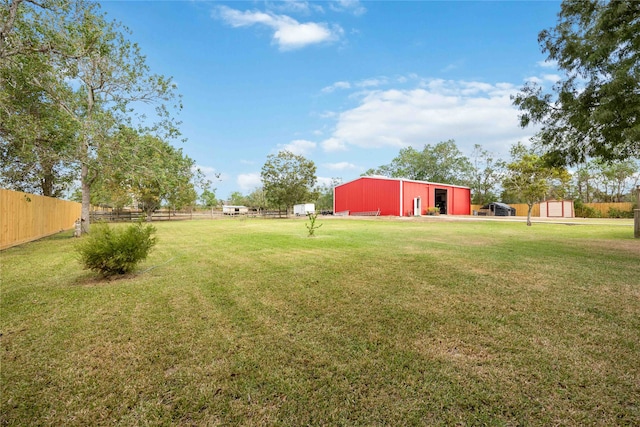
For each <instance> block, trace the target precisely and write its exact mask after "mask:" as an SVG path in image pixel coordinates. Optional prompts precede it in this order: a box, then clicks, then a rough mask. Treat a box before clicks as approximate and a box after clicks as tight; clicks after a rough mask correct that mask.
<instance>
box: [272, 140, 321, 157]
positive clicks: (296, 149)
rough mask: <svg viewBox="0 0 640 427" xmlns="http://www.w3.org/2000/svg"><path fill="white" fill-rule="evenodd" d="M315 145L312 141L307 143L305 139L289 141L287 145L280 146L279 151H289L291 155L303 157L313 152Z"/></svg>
mask: <svg viewBox="0 0 640 427" xmlns="http://www.w3.org/2000/svg"><path fill="white" fill-rule="evenodd" d="M316 145H317V144H316V143H315V142H313V141H307V140H305V139H296V140H295V141H291V142H290V143H289V144H285V145H280V146H279V147H280V149H282V150H287V151H291V152H292V153H293V154H296V155H299V156H305V155H307V154H309V153H310V152H311V151H313V150H315V148H316Z"/></svg>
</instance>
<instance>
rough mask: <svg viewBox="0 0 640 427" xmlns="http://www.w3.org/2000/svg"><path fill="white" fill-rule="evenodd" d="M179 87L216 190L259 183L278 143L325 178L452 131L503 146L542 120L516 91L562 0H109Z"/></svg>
mask: <svg viewBox="0 0 640 427" xmlns="http://www.w3.org/2000/svg"><path fill="white" fill-rule="evenodd" d="M101 4H102V9H103V11H105V12H106V13H107V15H108V17H109V18H112V19H116V20H118V21H120V22H122V23H123V24H124V25H126V26H127V27H129V29H130V30H131V31H132V34H131V36H130V39H131V40H132V41H135V42H137V43H138V44H139V45H140V47H141V49H142V52H143V53H144V54H145V55H146V57H147V62H148V64H149V65H150V67H151V69H152V71H153V72H154V73H158V74H162V75H165V76H172V77H173V79H174V81H175V82H176V83H177V85H178V91H179V93H181V94H182V96H183V104H184V108H183V110H182V111H181V112H180V114H179V115H178V119H179V120H181V121H182V126H181V130H182V133H183V136H184V137H186V138H187V141H186V142H185V143H178V142H176V145H178V146H180V147H182V148H183V150H184V152H185V153H186V154H187V155H189V156H190V157H191V158H193V159H194V160H195V161H196V163H197V164H198V166H199V167H201V169H202V170H203V171H205V172H206V173H207V174H209V176H211V177H212V176H213V175H214V173H218V174H220V179H218V180H216V181H215V182H214V187H216V189H217V191H216V195H217V196H218V198H221V199H225V198H227V197H228V196H229V194H231V193H232V192H234V191H240V192H242V193H243V194H248V193H250V192H251V191H253V190H254V189H255V188H256V187H258V186H260V170H261V168H262V165H263V164H264V163H265V161H266V159H267V156H268V155H269V154H275V153H277V152H278V151H279V150H283V149H288V150H290V151H293V152H294V153H296V154H301V155H303V156H305V157H306V158H308V159H310V160H313V161H314V162H315V164H316V166H317V175H318V181H319V183H326V182H328V181H329V180H330V179H331V178H332V177H337V178H342V179H343V180H344V181H348V180H350V179H354V178H356V177H358V176H359V175H360V174H361V173H362V172H364V171H365V170H367V169H369V168H373V167H377V166H380V165H383V164H387V163H389V162H390V161H391V160H392V159H393V158H394V157H395V156H396V155H397V154H398V152H399V150H400V149H401V148H402V147H406V146H408V145H413V146H415V147H416V148H421V147H423V146H424V144H436V143H438V142H440V141H445V140H448V139H454V140H455V141H456V144H457V146H458V147H459V148H460V149H461V150H462V151H463V152H464V153H465V154H466V155H468V156H469V155H471V152H472V150H473V146H474V144H481V145H482V146H483V147H484V148H485V149H487V150H489V151H491V152H493V153H495V154H496V155H497V156H499V157H502V158H507V156H508V150H509V147H510V146H511V145H512V144H514V143H516V142H517V141H528V139H529V138H530V137H531V135H532V134H533V133H535V129H531V128H529V129H524V130H523V129H521V128H520V127H519V126H518V121H517V115H518V113H517V111H516V110H515V109H514V108H513V107H512V105H511V101H510V99H509V96H510V95H511V94H514V93H516V92H517V91H518V89H519V88H520V87H521V86H522V85H523V84H524V83H525V81H527V80H534V81H537V82H538V83H540V84H542V85H543V86H546V87H550V86H551V85H552V84H553V83H554V82H555V81H556V80H557V79H558V75H557V70H556V69H555V68H554V67H553V64H548V63H545V62H544V60H545V55H543V54H542V53H541V52H540V48H539V45H538V43H537V35H538V33H539V32H540V31H541V30H542V29H545V28H549V27H551V26H553V25H554V24H555V23H556V19H557V13H558V11H559V9H560V2H556V1H440V2H437V1H357V0H342V1H291V0H290V1H266V2H265V1H229V2H225V1H216V2H205V1H103V2H101Z"/></svg>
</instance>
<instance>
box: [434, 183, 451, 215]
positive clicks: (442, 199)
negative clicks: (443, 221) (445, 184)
mask: <svg viewBox="0 0 640 427" xmlns="http://www.w3.org/2000/svg"><path fill="white" fill-rule="evenodd" d="M435 191H436V194H435V204H436V207H437V208H438V209H440V214H441V215H446V214H447V193H448V191H447V190H443V189H439V188H436V190H435Z"/></svg>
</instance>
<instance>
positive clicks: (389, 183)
mask: <svg viewBox="0 0 640 427" xmlns="http://www.w3.org/2000/svg"><path fill="white" fill-rule="evenodd" d="M430 208H431V209H430ZM434 209H437V211H438V212H439V213H440V214H447V215H470V214H471V189H470V188H469V187H463V186H459V185H450V184H439V183H434V182H428V181H416V180H410V179H403V178H387V177H379V176H362V177H360V178H356V179H354V180H352V181H349V182H345V183H343V184H340V185H337V186H336V187H334V189H333V211H334V214H336V215H382V216H385V215H391V216H421V215H425V214H427V212H429V211H430V210H434Z"/></svg>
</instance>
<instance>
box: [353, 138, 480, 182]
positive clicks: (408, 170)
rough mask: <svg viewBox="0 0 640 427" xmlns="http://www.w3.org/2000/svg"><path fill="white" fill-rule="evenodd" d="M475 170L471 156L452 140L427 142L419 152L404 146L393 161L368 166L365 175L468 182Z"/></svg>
mask: <svg viewBox="0 0 640 427" xmlns="http://www.w3.org/2000/svg"><path fill="white" fill-rule="evenodd" d="M472 171H473V166H472V164H471V162H470V161H469V159H468V158H467V157H465V156H464V155H463V154H462V152H461V151H460V150H459V149H458V147H457V146H456V143H455V141H453V140H451V139H450V140H448V141H442V142H439V143H437V144H436V145H431V144H426V145H425V146H424V147H423V148H422V150H420V151H418V150H416V149H415V148H413V147H406V148H403V149H401V150H400V153H398V156H397V157H395V158H394V159H393V160H392V161H391V163H390V164H388V165H383V166H380V167H379V168H377V169H369V170H368V171H366V172H365V173H364V175H384V176H389V177H392V178H406V179H415V180H418V181H431V182H439V183H443V184H458V185H467V184H468V183H469V180H470V178H471V175H472Z"/></svg>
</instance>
